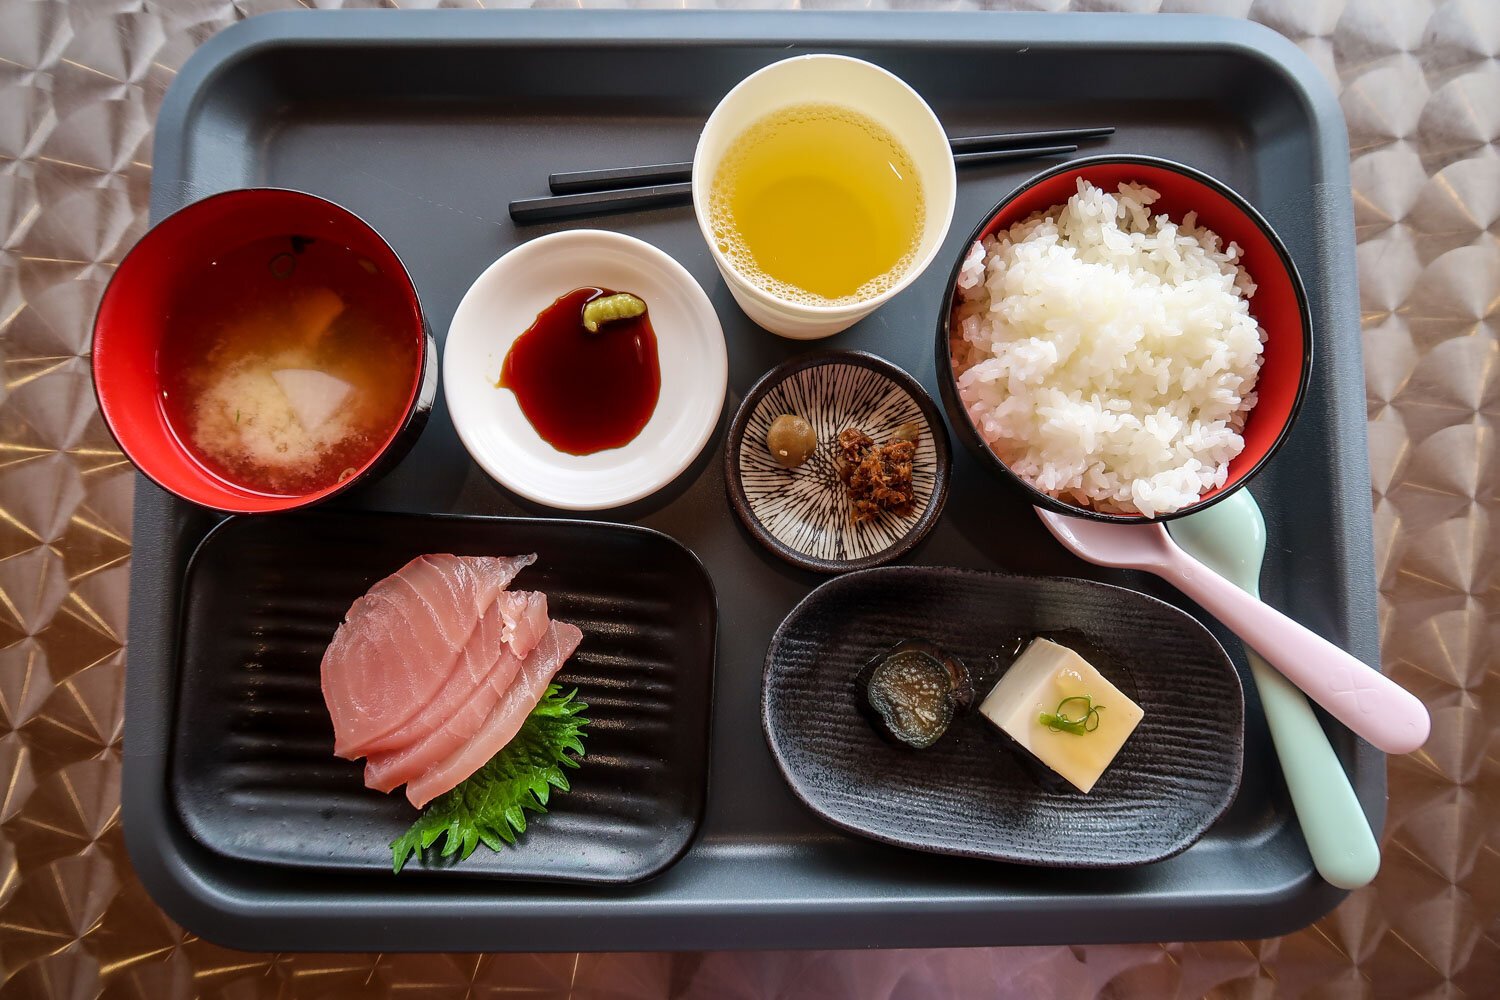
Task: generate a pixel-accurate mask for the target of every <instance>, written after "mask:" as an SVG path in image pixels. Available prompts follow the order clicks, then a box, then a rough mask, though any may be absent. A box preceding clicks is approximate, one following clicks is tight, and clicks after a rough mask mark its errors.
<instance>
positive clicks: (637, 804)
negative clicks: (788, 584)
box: [168, 511, 716, 883]
mask: <svg viewBox="0 0 1500 1000" xmlns="http://www.w3.org/2000/svg"><path fill="white" fill-rule="evenodd" d="M428 552H450V553H453V554H454V555H497V554H505V555H522V554H525V553H535V554H536V555H537V562H536V564H535V565H533V566H530V567H528V568H526V569H524V570H522V571H521V574H520V575H519V576H518V577H517V578H516V582H515V583H514V584H513V585H512V587H513V589H516V590H540V591H542V592H543V593H545V594H546V595H547V610H548V613H549V614H550V615H551V616H552V617H553V618H555V619H557V620H559V621H565V622H570V623H572V624H574V625H577V626H578V627H579V628H580V629H582V630H583V633H584V640H583V642H582V644H581V645H580V646H579V647H578V649H577V651H576V652H574V654H573V655H572V656H571V657H570V658H569V659H568V661H567V663H566V664H564V666H563V670H562V672H561V673H559V674H558V676H557V679H556V683H558V684H561V685H562V686H563V687H564V688H565V689H572V688H577V689H578V692H579V698H580V699H581V700H583V701H584V702H586V703H587V704H588V706H589V707H588V711H587V712H586V713H585V714H586V716H587V718H588V719H589V720H590V725H589V727H588V728H587V730H586V736H585V743H586V745H587V749H588V757H587V762H586V765H585V766H582V767H580V768H578V769H577V770H574V771H570V772H569V773H568V776H569V779H570V780H569V784H570V786H571V790H570V792H569V793H568V794H566V795H556V796H554V797H553V798H552V799H551V801H550V803H549V809H548V813H547V815H546V816H545V817H542V818H538V817H535V816H533V817H532V818H531V822H530V823H529V824H528V828H527V834H526V836H525V837H522V838H521V839H520V840H519V841H518V842H517V844H516V845H515V846H514V847H512V848H510V849H508V850H505V851H500V852H495V851H489V850H482V849H481V850H477V851H475V852H474V854H473V855H472V856H470V857H469V858H468V859H467V860H465V861H463V862H462V863H455V861H456V858H449V859H443V858H441V857H439V854H438V851H437V850H436V849H433V850H429V851H427V852H426V854H425V856H424V860H423V861H421V862H418V861H416V860H413V861H411V862H409V863H408V865H407V867H406V868H405V869H404V871H403V873H402V877H403V878H405V879H408V880H411V879H420V878H421V877H422V875H423V874H433V875H441V876H444V877H447V878H454V877H458V878H482V877H488V878H504V879H539V880H545V881H548V882H588V883H622V882H638V881H640V880H641V879H645V878H649V877H651V876H652V875H655V874H657V873H658V872H660V871H661V870H662V869H664V868H666V867H667V866H668V865H670V864H672V862H674V861H676V860H677V859H678V857H680V856H681V855H682V853H683V851H685V850H687V847H688V844H689V843H690V842H691V841H692V838H693V834H694V833H695V832H696V830H697V827H698V822H699V820H701V819H702V816H703V807H704V802H705V799H706V797H707V791H708V789H707V787H706V786H707V782H708V736H709V734H708V719H709V715H710V712H711V709H712V701H713V662H714V630H715V625H716V611H715V607H714V594H713V585H712V584H711V583H710V582H709V580H708V577H707V575H706V574H705V573H704V572H703V567H702V566H700V565H699V564H698V562H697V560H695V559H694V558H693V556H692V554H691V553H690V552H688V551H687V550H686V549H684V548H683V547H682V546H681V545H678V544H677V543H676V542H674V541H672V539H670V538H668V537H667V536H665V535H662V534H660V533H659V532H655V531H649V530H646V529H642V528H635V527H630V526H626V525H618V524H591V523H588V522H580V521H556V520H550V519H523V518H505V519H500V518H476V517H418V516H415V515H411V514H389V513H372V512H367V511H359V512H355V511H339V512H322V511H318V512H312V513H306V514H291V515H287V516H285V517H275V518H230V519H229V520H227V521H225V522H224V523H222V524H220V525H219V526H218V527H217V528H215V529H214V530H213V531H211V532H209V535H208V537H207V538H205V539H204V540H203V544H201V545H200V546H198V551H197V552H196V553H194V554H193V559H192V562H191V563H190V564H189V566H188V572H187V579H186V583H185V585H184V588H183V610H182V646H181V650H180V653H179V660H178V671H179V677H178V682H179V685H180V686H179V688H178V691H177V716H176V720H175V723H174V725H173V729H172V765H171V768H172V769H171V773H170V777H169V778H168V783H169V785H170V788H171V793H172V799H173V802H174V804H175V806H176V812H177V815H178V817H179V818H180V819H181V821H182V824H183V826H184V827H185V828H186V829H187V831H188V832H189V834H190V835H191V836H192V837H193V838H194V839H195V840H196V841H197V842H198V843H200V844H202V845H203V846H205V847H207V848H209V849H210V850H212V851H214V852H216V853H218V854H219V855H221V856H223V857H224V858H225V859H226V860H230V861H235V862H242V863H263V864H279V865H294V866H298V867H303V868H316V869H323V870H338V871H363V872H368V873H374V875H375V876H376V877H379V876H381V875H384V876H387V877H389V874H390V871H391V851H390V846H389V845H390V843H391V841H392V840H394V839H395V838H396V837H398V836H400V835H401V834H402V833H403V832H404V831H405V830H406V828H407V827H408V826H410V825H411V823H412V821H413V820H414V819H415V818H416V815H417V813H416V810H414V809H413V808H412V807H411V806H410V805H409V804H408V803H407V802H406V800H405V798H404V797H402V796H401V795H399V794H397V795H382V794H380V793H379V792H373V791H371V790H369V789H368V788H366V787H365V785H364V780H363V762H360V763H355V762H353V761H347V760H339V759H338V758H336V757H334V756H333V724H332V723H331V721H330V720H329V717H328V710H327V709H326V708H325V707H324V704H323V695H322V690H321V687H320V684H319V680H320V670H319V665H320V662H321V660H322V657H323V650H324V649H326V648H327V646H328V643H329V640H330V639H332V638H333V632H334V629H336V628H337V627H338V624H339V622H340V621H342V620H343V617H344V613H345V612H346V611H348V610H349V605H350V604H352V603H353V602H354V600H355V599H356V598H357V597H359V596H360V595H361V594H363V593H365V592H366V591H367V590H369V589H370V587H371V586H372V585H374V583H375V582H376V581H377V580H380V579H382V578H383V577H386V576H389V575H390V574H391V573H394V572H395V571H396V570H398V569H400V568H401V567H402V566H404V565H405V564H406V563H407V562H408V561H409V560H411V559H414V558H416V557H417V556H419V555H422V554H424V553H428Z"/></svg>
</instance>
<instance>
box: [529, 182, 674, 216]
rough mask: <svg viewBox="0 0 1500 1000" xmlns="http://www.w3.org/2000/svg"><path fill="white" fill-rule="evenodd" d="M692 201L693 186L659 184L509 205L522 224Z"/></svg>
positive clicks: (552, 197) (530, 199)
mask: <svg viewBox="0 0 1500 1000" xmlns="http://www.w3.org/2000/svg"><path fill="white" fill-rule="evenodd" d="M692 200H693V185H692V184H691V183H688V182H685V181H684V182H682V183H678V184H657V185H655V186H653V187H633V188H619V189H617V190H614V191H581V192H579V193H578V194H560V195H552V196H550V197H544V198H517V199H516V200H515V201H513V202H511V203H510V217H511V220H512V221H514V222H517V223H520V224H521V225H523V226H524V225H529V224H531V223H534V222H551V221H552V220H554V219H573V218H577V217H578V216H580V215H600V214H603V213H605V212H624V211H627V210H630V209H637V208H661V207H663V206H666V205H686V204H687V203H688V202H690V201H692Z"/></svg>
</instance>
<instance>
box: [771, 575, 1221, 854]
mask: <svg viewBox="0 0 1500 1000" xmlns="http://www.w3.org/2000/svg"><path fill="white" fill-rule="evenodd" d="M1037 636H1044V637H1046V638H1050V639H1053V640H1055V641H1057V642H1061V643H1063V644H1065V645H1068V646H1071V647H1073V648H1074V649H1076V650H1077V651H1078V652H1079V654H1080V655H1082V656H1083V657H1084V658H1085V659H1087V660H1088V661H1089V662H1090V663H1092V664H1093V665H1094V666H1095V667H1096V668H1098V670H1099V672H1100V673H1102V674H1103V675H1104V676H1105V677H1107V678H1108V679H1109V680H1110V681H1111V682H1112V683H1113V684H1115V685H1116V686H1117V687H1119V688H1120V690H1122V691H1123V692H1125V694H1126V695H1128V696H1129V697H1130V698H1132V699H1133V700H1134V701H1135V702H1136V703H1137V704H1139V705H1140V706H1141V708H1142V709H1144V710H1145V713H1146V714H1145V718H1143V719H1142V720H1141V723H1140V725H1139V726H1138V727H1137V728H1136V731H1135V732H1134V733H1133V734H1132V735H1131V737H1130V739H1129V740H1128V741H1126V743H1125V746H1124V747H1123V748H1122V749H1121V751H1120V754H1119V756H1118V757H1116V758H1115V761H1114V764H1113V765H1112V766H1111V767H1110V768H1109V770H1107V771H1106V772H1105V773H1104V776H1103V777H1102V778H1100V780H1099V783H1098V784H1096V785H1095V786H1094V789H1093V791H1091V792H1090V793H1089V794H1087V795H1083V794H1080V793H1078V792H1076V791H1074V790H1072V788H1071V787H1066V786H1062V783H1061V781H1059V780H1056V779H1054V780H1053V781H1050V782H1043V781H1039V780H1038V778H1037V777H1036V776H1035V775H1034V774H1033V773H1032V771H1033V769H1035V768H1036V765H1035V764H1032V763H1025V764H1023V763H1022V762H1021V761H1020V759H1019V758H1018V757H1017V755H1016V753H1015V752H1013V751H1012V750H1011V749H1010V748H1009V747H1007V746H1006V738H1005V737H1004V736H1002V735H1001V734H1000V733H999V731H998V730H996V729H995V728H994V727H993V726H992V725H991V724H990V723H989V722H987V721H986V720H985V719H984V718H983V717H982V716H981V715H979V713H978V712H977V710H976V711H974V712H971V713H970V714H968V715H966V716H963V717H961V718H959V719H958V720H956V721H955V722H954V724H953V725H952V726H951V727H950V728H949V731H948V733H947V734H946V735H945V736H944V737H943V738H942V739H941V740H939V741H938V742H937V743H936V744H935V745H934V746H932V747H931V748H929V749H927V750H922V751H911V750H905V749H901V748H898V747H896V746H894V745H892V744H890V743H887V742H885V741H883V740H882V739H881V738H880V737H879V736H877V735H876V734H875V731H874V730H873V729H872V728H871V727H870V724H869V723H868V722H867V721H866V720H865V718H864V717H863V716H862V715H860V714H859V712H858V710H857V709H856V707H855V701H854V685H853V678H854V675H855V673H856V672H857V671H858V670H859V669H860V667H862V666H864V664H865V663H866V662H867V661H868V660H869V659H870V658H871V657H873V656H875V655H877V654H878V653H881V652H882V651H884V650H886V649H889V648H890V647H891V646H894V645H895V644H896V643H897V642H900V641H901V640H902V639H911V638H920V639H928V640H930V641H932V642H935V643H937V644H938V645H940V646H942V647H943V648H944V649H945V650H947V651H948V652H949V653H953V654H956V655H957V656H959V657H960V658H961V659H963V660H964V661H965V663H967V664H968V665H969V666H970V668H971V669H972V670H973V671H974V672H975V674H976V680H977V681H978V682H979V683H978V684H977V685H976V691H977V694H978V697H979V698H982V697H983V696H984V695H985V694H988V693H989V690H990V688H992V687H993V686H994V683H995V681H996V680H997V679H998V678H999V676H1000V675H1001V674H1002V673H1003V672H1004V669H1005V668H1006V667H1008V666H1009V664H1010V662H1011V660H1012V656H1013V653H1014V651H1015V650H1016V649H1017V648H1018V647H1019V646H1021V645H1023V644H1024V643H1025V642H1027V641H1029V640H1031V639H1032V638H1035V637H1037ZM761 719H762V723H763V724H764V726H765V731H766V739H767V741H768V742H769V743H770V746H771V753H772V755H773V756H774V757H775V758H776V762H777V764H778V765H779V766H780V768H781V771H782V774H783V776H785V778H786V780H787V783H788V784H790V785H791V788H792V791H793V792H795V793H796V794H797V796H798V797H799V798H801V799H802V801H803V802H804V803H806V804H807V806H808V807H809V808H811V809H812V810H813V812H815V813H817V814H818V815H819V816H820V817H822V818H823V819H825V820H827V821H828V822H830V823H832V824H834V825H835V826H839V827H842V828H843V829H845V830H849V831H850V832H852V833H858V834H863V835H864V836H867V837H871V838H873V839H875V840H879V841H884V842H886V843H889V844H895V845H898V846H901V847H910V848H915V849H917V850H921V851H931V852H934V853H938V854H956V855H962V856H966V857H976V858H989V859H993V860H997V861H1011V862H1016V863H1019V864H1028V865H1051V866H1056V867H1069V868H1105V867H1123V866H1126V865H1138V864H1145V863H1147V862H1150V861H1159V860H1161V859H1162V858H1167V857H1171V856H1172V855H1174V854H1177V853H1178V852H1180V851H1183V850H1185V849H1186V848H1187V847H1188V846H1189V845H1191V844H1192V843H1193V842H1194V841H1195V840H1197V839H1198V838H1199V837H1200V836H1202V835H1203V833H1204V831H1206V830H1207V829H1208V828H1209V827H1210V826H1211V825H1212V824H1213V822H1214V821H1215V820H1216V819H1218V818H1219V816H1220V815H1221V814H1222V813H1223V812H1224V810H1226V809H1227V808H1228V807H1229V804H1230V803H1231V802H1233V801H1234V796H1235V793H1236V792H1237V791H1238V789H1239V784H1240V766H1241V758H1242V756H1243V745H1244V732H1245V704H1244V696H1243V692H1242V691H1241V688H1240V682H1239V678H1238V676H1237V675H1236V674H1235V671H1234V667H1233V665H1232V664H1231V663H1230V662H1229V658H1228V657H1227V656H1226V655H1225V654H1224V650H1223V648H1222V647H1221V646H1220V645H1219V643H1218V642H1217V641H1216V640H1215V639H1214V637H1213V636H1212V635H1210V634H1209V632H1208V630H1207V629H1205V628H1204V627H1203V626H1202V625H1200V624H1198V622H1197V621H1195V620H1194V619H1193V618H1192V617H1190V616H1189V615H1187V614H1185V613H1184V612H1182V611H1179V610H1178V609H1176V608H1174V607H1171V606H1170V605H1167V604H1163V603H1162V602H1160V601H1157V600H1155V599H1154V598H1150V597H1146V596H1145V595H1143V594H1138V593H1136V592H1135V591H1132V590H1125V589H1122V588H1120V587H1110V586H1106V585H1104V584H1100V583H1092V582H1090V581H1087V580H1071V579H1063V578H1057V577H1051V578H1040V577H1035V578H1034V577H1022V576H1009V575H1004V574H999V573H980V572H975V571H971V570H959V569H943V568H932V567H889V568H882V569H871V570H865V571H862V572H858V573H851V574H849V575H848V576H844V577H840V578H839V579H837V580H833V581H831V582H829V583H825V584H824V585H823V586H821V587H819V588H818V589H817V590H814V591H813V592H812V593H811V594H809V595H808V596H807V597H806V598H805V599H804V600H803V601H802V602H801V603H800V604H798V605H797V607H796V608H794V609H793V610H792V613H791V614H790V615H788V616H787V618H786V620H785V621H784V622H782V624H781V627H780V628H779V629H778V630H777V632H776V635H775V636H774V637H773V638H772V640H771V647H770V650H769V651H768V652H767V654H766V672H765V683H764V687H763V690H762V701H761Z"/></svg>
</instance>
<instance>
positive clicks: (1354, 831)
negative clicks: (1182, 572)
mask: <svg viewBox="0 0 1500 1000" xmlns="http://www.w3.org/2000/svg"><path fill="white" fill-rule="evenodd" d="M1167 530H1168V531H1169V532H1171V535H1172V539H1173V540H1174V541H1175V542H1176V543H1177V544H1178V545H1179V546H1181V547H1182V548H1183V549H1184V550H1185V551H1186V552H1187V553H1188V554H1189V555H1191V556H1192V557H1193V558H1195V559H1197V560H1198V561H1199V562H1201V563H1203V564H1204V565H1205V566H1207V567H1208V568H1209V569H1211V570H1213V571H1214V572H1215V573H1218V574H1219V575H1220V576H1222V577H1224V578H1225V579H1226V580H1229V581H1230V582H1232V583H1234V584H1235V586H1237V587H1239V588H1240V589H1241V590H1245V591H1248V592H1249V593H1251V594H1254V595H1255V596H1256V597H1259V596H1260V566H1261V560H1262V558H1263V557H1264V556H1265V551H1266V522H1265V518H1264V517H1262V516H1261V512H1260V507H1259V505H1257V504H1256V502H1255V498H1254V497H1252V496H1251V495H1250V493H1249V491H1248V490H1239V491H1237V492H1235V493H1234V494H1232V495H1231V496H1228V497H1225V498H1224V499H1223V500H1221V501H1220V502H1219V503H1217V504H1215V505H1214V506H1212V507H1209V508H1207V509H1205V510H1201V511H1198V512H1197V513H1195V514H1190V515H1188V516H1187V517H1183V518H1179V519H1177V520H1175V521H1173V522H1171V523H1170V524H1169V525H1168V528H1167ZM1245 657H1246V659H1248V660H1249V661H1250V674H1251V676H1252V677H1253V678H1254V679H1255V686H1256V688H1257V690H1259V692H1260V701H1261V704H1262V705H1263V706H1264V707H1265V712H1266V724H1267V726H1268V727H1269V728H1270V730H1271V742H1272V743H1273V744H1274V745H1275V747H1276V756H1277V757H1278V758H1279V759H1280V760H1281V770H1282V773H1283V774H1285V775H1286V786H1287V790H1288V791H1289V792H1290V793H1291V796H1292V808H1293V809H1294V810H1295V811H1296V813H1297V822H1298V823H1300V824H1301V826H1302V835H1303V837H1304V838H1306V840H1307V849H1308V851H1309V853H1311V854H1312V859H1313V864H1314V865H1316V866H1317V869H1318V874H1320V875H1322V876H1323V878H1325V879H1327V880H1328V881H1329V882H1330V883H1332V884H1333V885H1336V886H1338V887H1339V888H1341V889H1358V888H1359V887H1360V886H1363V885H1367V884H1368V883H1369V882H1370V880H1371V879H1373V878H1374V877H1375V873H1376V872H1377V871H1379V870H1380V846H1379V845H1378V844H1377V843H1376V842H1375V836H1374V834H1373V833H1371V831H1370V823H1369V821H1368V820H1367V819H1365V812H1364V809H1362V808H1361V807H1360V804H1359V799H1358V798H1357V797H1356V796H1355V794H1354V788H1353V786H1351V785H1350V784H1349V776H1348V775H1346V774H1345V773H1344V768H1343V765H1342V764H1340V763H1339V758H1338V755H1337V754H1336V753H1334V751H1333V746H1332V745H1331V744H1330V743H1329V742H1328V734H1327V733H1325V732H1324V731H1323V726H1322V724H1321V723H1319V722H1318V717H1317V715H1315V714H1314V713H1313V708H1312V705H1311V704H1310V703H1309V702H1308V700H1307V697H1306V696H1305V695H1303V693H1302V692H1301V691H1299V690H1298V689H1297V688H1296V687H1295V686H1294V685H1293V684H1292V682H1291V681H1289V680H1287V679H1286V678H1285V677H1283V676H1281V674H1279V673H1278V672H1277V671H1276V670H1275V668H1273V667H1272V666H1271V665H1270V664H1269V663H1267V662H1266V661H1265V660H1263V659H1261V657H1260V655H1259V654H1257V653H1256V652H1255V650H1253V649H1251V648H1250V647H1249V646H1246V647H1245Z"/></svg>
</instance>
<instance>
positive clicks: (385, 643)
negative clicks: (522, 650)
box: [322, 555, 536, 759]
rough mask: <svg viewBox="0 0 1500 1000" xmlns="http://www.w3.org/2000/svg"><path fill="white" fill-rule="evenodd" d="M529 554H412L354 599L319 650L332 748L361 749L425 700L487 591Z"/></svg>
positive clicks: (458, 649)
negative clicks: (396, 568) (400, 565)
mask: <svg viewBox="0 0 1500 1000" xmlns="http://www.w3.org/2000/svg"><path fill="white" fill-rule="evenodd" d="M535 561H536V556H534V555H528V556H517V557H515V558H493V557H488V556H482V557H474V556H452V555H429V556H418V557H417V558H416V559H413V560H412V561H411V562H409V563H407V564H406V565H405V566H403V567H402V568H401V569H400V570H398V571H397V572H395V573H393V574H392V575H391V576H388V577H386V578H385V579H384V580H381V581H380V582H379V583H377V584H375V586H374V587H372V588H370V592H369V593H368V594H366V595H365V596H364V597H361V598H360V599H359V600H357V601H355V602H354V604H353V606H352V607H350V609H349V612H348V614H347V615H346V616H345V619H344V623H343V624H341V625H340V626H339V628H338V631H337V632H335V633H334V636H333V641H332V642H331V643H330V644H329V646H328V651H327V652H326V653H324V654H323V668H322V674H323V698H324V700H325V701H326V702H327V703H328V714H329V715H330V716H331V717H332V719H333V732H334V753H336V754H338V755H339V756H340V757H348V758H351V759H352V758H355V757H358V756H361V755H362V754H364V753H365V752H366V750H367V748H368V746H369V744H371V743H372V742H375V741H378V740H380V739H381V738H382V737H385V736H388V735H389V734H390V733H392V732H394V731H395V730H396V729H398V728H399V727H400V726H402V725H403V724H405V723H406V722H407V721H409V720H410V719H411V718H412V717H413V716H415V715H416V714H417V713H418V712H420V711H421V710H422V709H423V708H424V707H425V706H426V705H427V704H428V703H429V702H431V701H432V699H433V697H434V696H436V695H437V693H438V691H440V690H441V689H442V687H443V685H444V684H445V683H447V681H448V679H449V677H450V676H451V675H452V674H453V671H454V670H455V669H456V668H457V667H458V664H459V660H460V658H461V657H462V656H463V655H464V651H465V648H466V647H467V645H468V643H469V639H470V637H471V636H472V635H473V634H474V632H475V631H476V630H477V628H478V627H479V625H480V623H481V621H482V620H483V615H484V611H485V609H486V608H488V607H489V606H490V605H491V604H493V603H494V600H495V595H496V594H498V593H499V592H500V591H502V590H504V589H505V587H507V586H508V585H509V584H510V581H511V580H512V579H514V577H515V575H516V573H518V572H520V570H521V569H522V568H523V567H525V566H529V565H530V564H531V563H533V562H535ZM490 662H493V660H491V661H490ZM486 665H488V664H486Z"/></svg>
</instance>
